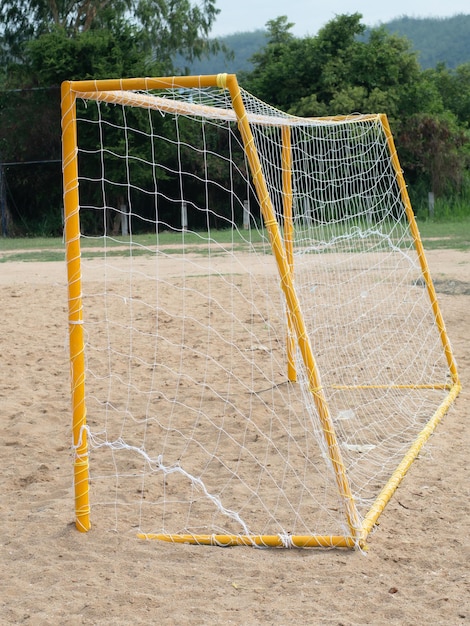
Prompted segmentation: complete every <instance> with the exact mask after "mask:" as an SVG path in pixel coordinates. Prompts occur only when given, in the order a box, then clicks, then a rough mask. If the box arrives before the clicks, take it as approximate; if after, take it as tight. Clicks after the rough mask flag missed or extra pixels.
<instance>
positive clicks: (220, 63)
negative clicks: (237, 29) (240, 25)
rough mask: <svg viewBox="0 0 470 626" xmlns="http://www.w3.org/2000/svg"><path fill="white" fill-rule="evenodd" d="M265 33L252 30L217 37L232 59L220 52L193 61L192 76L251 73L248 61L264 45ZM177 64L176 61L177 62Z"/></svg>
mask: <svg viewBox="0 0 470 626" xmlns="http://www.w3.org/2000/svg"><path fill="white" fill-rule="evenodd" d="M266 36H267V31H265V30H254V31H251V32H243V33H234V34H233V35H226V36H225V37H219V38H218V39H219V41H220V42H221V43H223V44H224V45H225V47H226V48H227V49H228V50H231V51H232V52H233V59H227V58H226V55H225V54H224V53H222V52H220V53H219V54H217V55H214V56H211V57H210V58H209V59H202V60H201V61H195V62H194V63H192V65H191V66H190V69H191V72H192V73H193V74H196V75H199V74H219V73H221V72H227V73H228V74H238V73H240V72H244V71H251V70H252V69H253V65H252V64H251V63H250V61H249V59H250V58H251V57H252V56H253V54H254V53H255V52H258V50H260V49H261V48H263V47H264V46H265V45H266ZM177 63H178V60H177Z"/></svg>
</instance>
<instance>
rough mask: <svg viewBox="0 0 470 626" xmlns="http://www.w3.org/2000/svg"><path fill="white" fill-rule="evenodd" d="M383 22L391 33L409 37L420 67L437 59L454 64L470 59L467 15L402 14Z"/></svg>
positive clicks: (460, 63) (429, 65) (469, 23)
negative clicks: (439, 16) (435, 16)
mask: <svg viewBox="0 0 470 626" xmlns="http://www.w3.org/2000/svg"><path fill="white" fill-rule="evenodd" d="M384 26H385V28H386V29H387V30H388V31H389V32H390V33H396V34H397V35H401V36H402V37H407V38H408V39H409V40H410V41H411V43H412V44H413V48H414V49H415V50H416V51H417V52H418V54H419V57H418V58H419V62H420V64H421V67H422V68H423V69H427V68H430V67H436V65H437V64H438V63H445V64H446V65H447V67H451V68H454V67H457V66H458V65H462V63H469V62H470V15H456V16H454V17H447V18H411V17H401V18H399V19H396V20H393V21H391V22H387V23H386V24H384Z"/></svg>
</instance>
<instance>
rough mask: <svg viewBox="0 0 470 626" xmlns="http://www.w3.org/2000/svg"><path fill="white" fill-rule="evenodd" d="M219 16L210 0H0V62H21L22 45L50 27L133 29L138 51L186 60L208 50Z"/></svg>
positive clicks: (68, 29)
mask: <svg viewBox="0 0 470 626" xmlns="http://www.w3.org/2000/svg"><path fill="white" fill-rule="evenodd" d="M218 12H219V10H218V9H216V7H215V0H202V1H201V2H200V3H198V4H192V3H191V1H190V0H171V1H165V0H113V1H111V0H69V1H68V2H65V1H64V0H3V3H2V7H1V9H0V44H1V53H2V57H3V59H2V60H3V61H4V62H5V61H12V60H15V61H20V62H22V61H24V60H25V44H26V43H27V42H29V41H32V40H36V39H38V38H39V37H41V36H42V35H45V34H47V33H50V32H52V31H53V30H54V29H61V30H63V31H64V32H65V33H66V34H67V36H68V37H70V38H74V37H76V36H77V35H78V34H80V33H84V32H87V31H90V30H108V31H111V32H114V31H116V29H119V28H121V27H122V24H128V25H130V26H132V27H133V28H134V29H135V34H136V37H138V41H139V44H138V45H139V46H140V48H141V51H142V53H144V54H146V55H149V56H150V57H152V58H158V59H159V60H160V61H162V60H163V59H165V60H168V59H169V58H171V57H172V55H174V53H176V52H178V53H180V54H182V55H183V56H184V57H185V58H188V59H189V60H192V59H193V58H199V57H200V55H201V54H203V53H204V52H206V51H207V50H208V49H209V48H210V49H213V50H217V49H218V44H217V42H214V41H209V39H208V36H209V33H210V30H211V27H212V24H213V23H214V20H215V17H216V16H217V13H218Z"/></svg>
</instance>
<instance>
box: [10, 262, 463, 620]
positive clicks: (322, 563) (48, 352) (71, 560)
mask: <svg viewBox="0 0 470 626" xmlns="http://www.w3.org/2000/svg"><path fill="white" fill-rule="evenodd" d="M428 261H429V264H430V268H431V272H432V275H433V277H434V280H435V284H436V288H437V291H438V296H439V301H440V305H441V309H442V313H443V316H444V319H445V321H446V326H447V330H448V333H449V336H450V340H451V343H452V345H453V348H454V351H455V356H456V359H457V363H458V366H459V372H460V376H461V380H462V385H463V391H462V393H461V394H460V396H459V398H458V400H457V402H456V404H455V406H454V407H453V408H452V410H451V411H450V412H449V414H447V415H446V416H445V417H444V420H443V421H442V423H441V424H440V425H439V427H438V429H437V431H436V433H435V434H434V435H433V436H432V438H431V440H430V441H429V442H428V444H427V445H426V447H425V449H424V450H423V451H422V453H421V455H420V457H419V458H418V460H417V461H416V462H415V463H414V464H413V466H412V468H411V470H410V472H409V473H408V475H407V476H406V477H405V480H404V481H403V483H402V485H401V486H400V488H399V490H398V491H397V493H396V494H395V497H394V498H393V499H392V501H391V503H390V504H389V505H388V507H387V508H386V510H385V512H384V513H383V515H382V516H381V518H380V525H379V528H378V530H377V531H376V532H375V533H374V534H373V535H372V536H371V537H370V540H369V550H368V552H367V554H362V553H360V552H354V551H346V550H322V549H318V550H316V549H305V550H279V549H267V550H256V549H252V548H248V547H246V548H245V547H237V548H225V549H223V548H210V547H198V546H190V545H171V544H168V545H167V544H163V543H159V542H144V541H139V540H138V539H136V538H135V537H133V536H132V535H121V534H116V533H113V532H106V533H103V532H97V531H93V530H92V531H91V532H90V533H88V534H80V533H79V532H77V531H76V530H75V527H74V524H73V501H72V468H71V453H70V449H69V443H70V401H69V366H68V344H67V335H66V333H67V324H66V319H67V316H66V290H65V267H64V264H63V263H52V262H51V263H19V262H6V263H2V264H0V297H1V311H2V332H1V334H0V363H1V368H0V371H1V373H2V379H1V383H0V403H1V404H0V406H1V409H0V420H1V433H2V434H1V437H0V454H1V459H2V472H1V478H0V481H1V494H2V498H1V500H0V514H1V520H2V529H1V534H0V564H1V571H2V575H1V580H0V623H1V624H35V625H36V624H37V625H39V624H61V625H64V626H65V625H72V624H73V625H75V624H77V625H79V624H116V625H118V624H247V625H250V624H276V625H277V624H279V625H283V624H315V625H316V624H318V625H323V624H325V625H326V624H334V625H336V626H340V625H343V626H353V625H356V624H371V625H382V624H396V625H400V626H401V625H408V624H410V625H411V624H435V625H438V624H442V625H456V624H465V623H470V587H469V582H470V581H469V567H468V564H469V562H470V553H469V552H470V551H469V541H468V537H469V531H470V522H469V512H470V505H469V502H470V500H469V484H470V471H469V465H470V461H469V453H468V444H469V441H470V437H469V435H470V430H469V420H470V404H469V398H470V392H469V389H470V374H469V371H470V369H469V366H470V352H469V335H470V317H469V304H470V300H469V295H470V253H469V252H457V251H451V250H437V251H431V252H429V253H428Z"/></svg>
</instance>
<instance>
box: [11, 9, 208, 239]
mask: <svg viewBox="0 0 470 626" xmlns="http://www.w3.org/2000/svg"><path fill="white" fill-rule="evenodd" d="M217 13H218V10H217V9H216V8H215V0H202V1H201V2H198V3H196V2H192V1H191V0H113V1H112V2H111V0H68V1H67V2H66V1H65V0H3V3H2V4H1V7H0V68H1V70H0V80H1V86H2V87H3V89H4V90H6V91H4V92H3V95H2V96H1V97H0V149H1V151H2V157H3V162H10V163H15V164H16V163H20V164H22V165H14V166H10V167H9V168H7V169H6V177H7V180H8V186H9V190H10V193H11V194H12V197H14V202H12V205H13V206H14V207H15V206H16V214H17V216H19V218H20V221H21V223H22V225H23V227H24V229H25V230H26V231H27V232H41V234H51V233H57V231H58V230H60V213H61V211H60V206H61V203H62V191H61V172H60V164H58V161H59V159H60V94H59V86H60V83H61V82H62V81H63V80H73V79H86V78H111V77H121V76H137V75H168V74H172V73H174V68H173V58H174V56H175V54H176V53H179V55H180V57H182V58H183V59H187V60H192V59H193V58H197V57H199V56H200V55H202V54H203V53H206V52H207V51H210V50H218V49H219V48H220V46H219V44H218V42H217V41H214V40H209V39H208V35H209V32H210V28H211V26H212V24H213V21H214V19H215V16H216V15H217ZM18 111H21V115H18ZM54 164H55V165H54Z"/></svg>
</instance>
